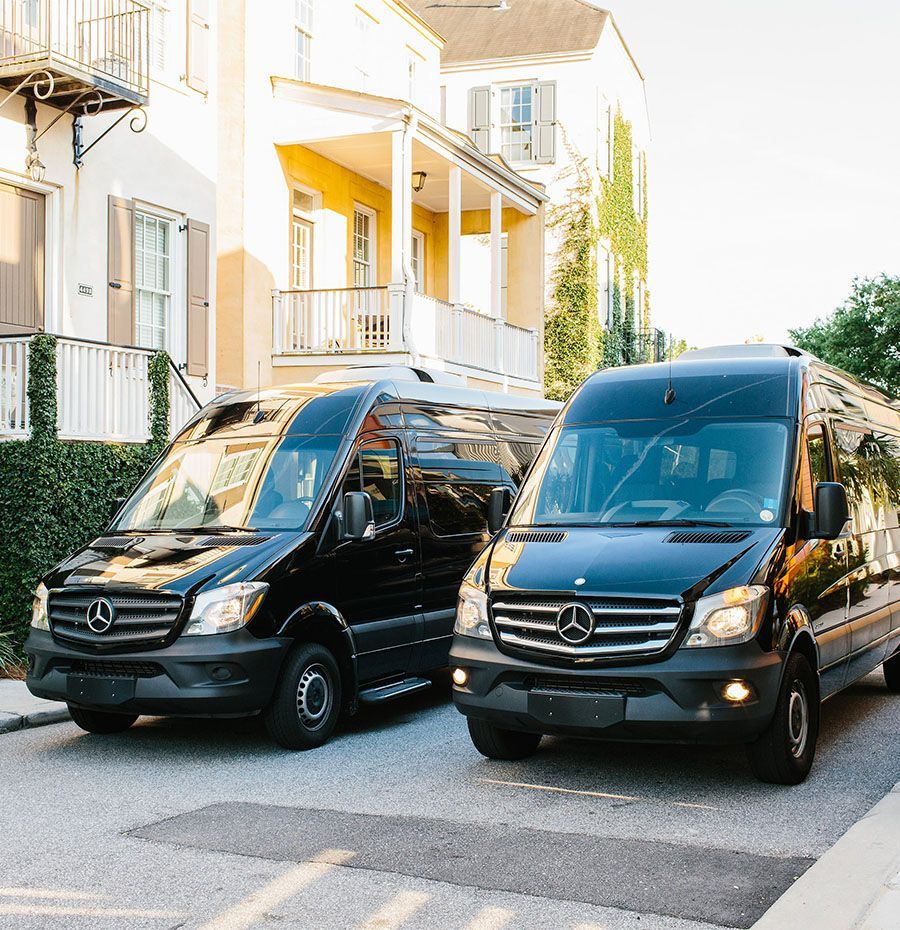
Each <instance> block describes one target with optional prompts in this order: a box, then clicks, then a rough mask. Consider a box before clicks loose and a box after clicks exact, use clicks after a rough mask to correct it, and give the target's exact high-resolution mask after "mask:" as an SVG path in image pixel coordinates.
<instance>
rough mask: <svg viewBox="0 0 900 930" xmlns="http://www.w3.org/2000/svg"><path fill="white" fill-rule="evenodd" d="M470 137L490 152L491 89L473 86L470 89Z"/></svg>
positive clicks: (478, 146) (481, 148)
mask: <svg viewBox="0 0 900 930" xmlns="http://www.w3.org/2000/svg"><path fill="white" fill-rule="evenodd" d="M469 138H470V139H471V140H472V142H473V143H474V144H475V147H476V148H478V149H480V150H481V151H482V152H488V151H489V150H490V147H491V89H490V87H473V88H472V89H471V90H470V91H469Z"/></svg>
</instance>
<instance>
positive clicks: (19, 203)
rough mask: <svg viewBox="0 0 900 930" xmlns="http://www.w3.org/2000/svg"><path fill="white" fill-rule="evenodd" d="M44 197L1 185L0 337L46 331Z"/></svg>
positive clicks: (32, 192) (11, 186)
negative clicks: (0, 334) (1, 335)
mask: <svg viewBox="0 0 900 930" xmlns="http://www.w3.org/2000/svg"><path fill="white" fill-rule="evenodd" d="M45 234H46V232H45V226H44V195H43V194H38V193H36V192H35V191H29V190H25V189H24V188H21V187H16V186H15V185H12V184H0V333H7V334H9V333H33V332H36V331H37V330H39V329H43V328H44V237H45Z"/></svg>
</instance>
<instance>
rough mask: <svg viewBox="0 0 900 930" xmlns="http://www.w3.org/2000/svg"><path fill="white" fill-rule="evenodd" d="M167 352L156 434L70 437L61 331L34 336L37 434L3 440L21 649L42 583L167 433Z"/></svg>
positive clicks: (157, 390) (10, 626)
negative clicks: (61, 415)
mask: <svg viewBox="0 0 900 930" xmlns="http://www.w3.org/2000/svg"><path fill="white" fill-rule="evenodd" d="M168 366H169V362H168V357H167V356H166V355H165V353H162V352H160V353H157V354H156V355H155V356H154V357H153V359H152V360H151V363H150V385H151V387H150V432H151V437H152V438H151V441H150V442H148V443H146V444H143V445H133V444H129V445H125V444H121V443H103V442H67V441H63V440H60V439H59V438H58V436H57V426H56V423H57V410H56V378H57V372H56V338H55V337H54V336H51V335H47V334H43V333H42V334H39V335H36V336H34V337H33V338H32V340H31V344H30V348H29V355H28V369H29V373H28V402H29V409H30V416H31V436H30V437H29V438H28V439H27V440H13V441H8V442H3V443H0V525H2V526H3V530H4V531H3V533H2V534H0V636H3V635H4V634H8V636H9V639H10V640H11V641H12V644H13V647H14V648H15V649H16V650H21V647H22V643H23V642H24V640H25V636H26V634H27V631H28V624H29V621H30V616H31V600H32V594H33V592H34V589H35V587H36V586H37V583H38V582H39V581H40V579H41V577H42V576H43V575H45V574H46V573H47V572H48V571H49V570H50V569H51V568H52V567H53V566H54V565H55V564H56V563H57V562H59V561H61V560H62V559H63V558H65V557H66V556H67V555H70V554H71V553H72V552H74V551H75V550H76V549H78V548H79V547H80V546H83V545H84V544H85V543H86V542H89V541H90V540H91V539H92V538H94V537H96V536H97V535H99V534H100V533H101V532H102V531H103V529H104V528H105V526H106V525H107V523H108V522H109V513H110V508H111V506H112V502H113V501H114V500H115V499H116V498H121V497H125V496H126V495H127V494H129V493H130V492H131V490H132V489H133V488H134V486H135V485H136V484H137V482H138V481H139V480H140V478H141V476H142V475H143V473H144V472H145V471H146V469H147V467H148V465H149V464H150V462H151V461H152V460H153V458H154V457H155V456H156V454H157V453H158V451H159V450H160V448H161V447H162V446H163V445H164V444H165V443H166V442H167V441H168V422H169V396H168Z"/></svg>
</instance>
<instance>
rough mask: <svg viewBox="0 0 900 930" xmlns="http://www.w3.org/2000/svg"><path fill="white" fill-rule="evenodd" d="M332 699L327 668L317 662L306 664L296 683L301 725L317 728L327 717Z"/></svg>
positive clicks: (312, 728) (311, 728)
mask: <svg viewBox="0 0 900 930" xmlns="http://www.w3.org/2000/svg"><path fill="white" fill-rule="evenodd" d="M333 699H334V698H333V691H332V687H331V675H330V673H329V671H328V669H327V668H325V666H324V665H319V664H314V665H310V666H307V668H305V669H304V670H303V674H302V675H301V676H300V683H299V684H298V685H297V714H298V715H299V717H300V720H301V721H302V722H303V725H304V726H305V727H306V728H307V729H310V730H316V729H318V728H319V727H320V726H321V725H322V724H323V723H324V722H325V720H326V719H327V718H328V714H329V712H330V711H331V703H332V701H333Z"/></svg>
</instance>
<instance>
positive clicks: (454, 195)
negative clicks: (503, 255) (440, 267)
mask: <svg viewBox="0 0 900 930" xmlns="http://www.w3.org/2000/svg"><path fill="white" fill-rule="evenodd" d="M449 224H450V228H449V231H448V247H447V259H448V265H449V281H448V287H447V296H448V298H449V300H450V303H451V304H458V303H459V275H460V244H461V242H462V170H461V169H460V168H458V167H457V166H456V165H451V167H450V217H449Z"/></svg>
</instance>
